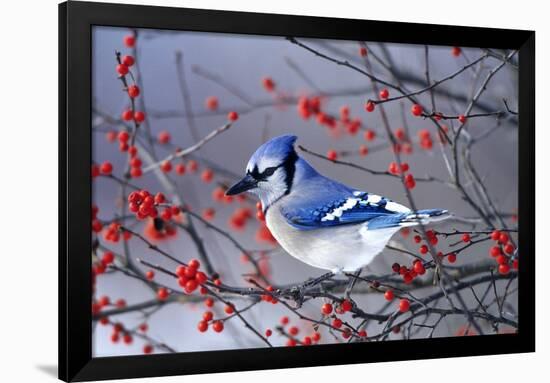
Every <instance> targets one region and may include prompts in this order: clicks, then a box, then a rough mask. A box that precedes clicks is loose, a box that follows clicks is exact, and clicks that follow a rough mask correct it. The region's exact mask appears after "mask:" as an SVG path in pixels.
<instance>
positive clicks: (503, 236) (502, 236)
mask: <svg viewBox="0 0 550 383" xmlns="http://www.w3.org/2000/svg"><path fill="white" fill-rule="evenodd" d="M509 240H510V237H509V236H508V234H506V233H501V234H500V237H499V238H498V241H499V242H500V243H502V244H503V245H504V244H505V243H508V241H509Z"/></svg>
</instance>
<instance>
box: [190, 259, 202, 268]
mask: <svg viewBox="0 0 550 383" xmlns="http://www.w3.org/2000/svg"><path fill="white" fill-rule="evenodd" d="M188 265H189V267H190V268H192V269H195V270H197V269H198V268H199V267H201V263H200V262H199V260H198V259H194V258H193V259H192V260H190V261H189V263H188Z"/></svg>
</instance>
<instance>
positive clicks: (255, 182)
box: [225, 135, 298, 209]
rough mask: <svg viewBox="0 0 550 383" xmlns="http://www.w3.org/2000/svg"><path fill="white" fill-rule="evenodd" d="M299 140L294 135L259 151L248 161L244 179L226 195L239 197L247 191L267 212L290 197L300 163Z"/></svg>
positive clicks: (272, 141)
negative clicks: (297, 141)
mask: <svg viewBox="0 0 550 383" xmlns="http://www.w3.org/2000/svg"><path fill="white" fill-rule="evenodd" d="M296 139H297V137H296V136H293V135H285V136H279V137H275V138H273V139H271V140H269V141H267V142H266V143H264V144H263V145H262V146H260V147H259V148H258V149H256V152H254V154H253V155H252V157H250V160H249V161H248V165H247V166H246V175H245V176H244V178H243V179H242V180H240V181H239V182H237V183H236V184H235V185H233V186H231V187H230V188H229V189H228V190H227V191H226V193H225V194H227V195H235V194H240V193H243V192H245V191H248V192H251V193H254V194H256V195H257V196H258V197H259V198H260V200H261V201H262V204H263V206H264V209H266V208H267V207H268V206H270V205H271V204H272V203H273V202H275V201H276V200H278V199H279V198H281V197H282V196H284V195H286V194H288V193H290V190H291V188H292V184H293V182H294V176H295V173H296V161H297V160H298V154H296V151H295V150H294V143H295V142H296Z"/></svg>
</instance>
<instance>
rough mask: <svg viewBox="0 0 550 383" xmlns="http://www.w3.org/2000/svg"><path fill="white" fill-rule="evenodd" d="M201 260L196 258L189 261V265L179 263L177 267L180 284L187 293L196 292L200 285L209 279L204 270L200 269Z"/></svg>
mask: <svg viewBox="0 0 550 383" xmlns="http://www.w3.org/2000/svg"><path fill="white" fill-rule="evenodd" d="M199 267H200V262H199V261H198V260H196V259H192V260H191V261H189V263H188V264H187V265H179V266H178V267H177V268H176V275H177V276H178V284H179V285H180V286H181V287H182V288H183V289H184V290H185V292H186V293H187V294H191V293H192V292H194V291H195V290H196V289H197V288H198V287H199V286H200V285H202V284H203V283H204V282H206V281H207V280H208V277H207V276H206V274H205V273H203V272H202V271H199Z"/></svg>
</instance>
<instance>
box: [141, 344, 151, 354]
mask: <svg viewBox="0 0 550 383" xmlns="http://www.w3.org/2000/svg"><path fill="white" fill-rule="evenodd" d="M152 352H153V346H151V345H150V344H146V345H145V346H143V353H144V354H150V353H152Z"/></svg>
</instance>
